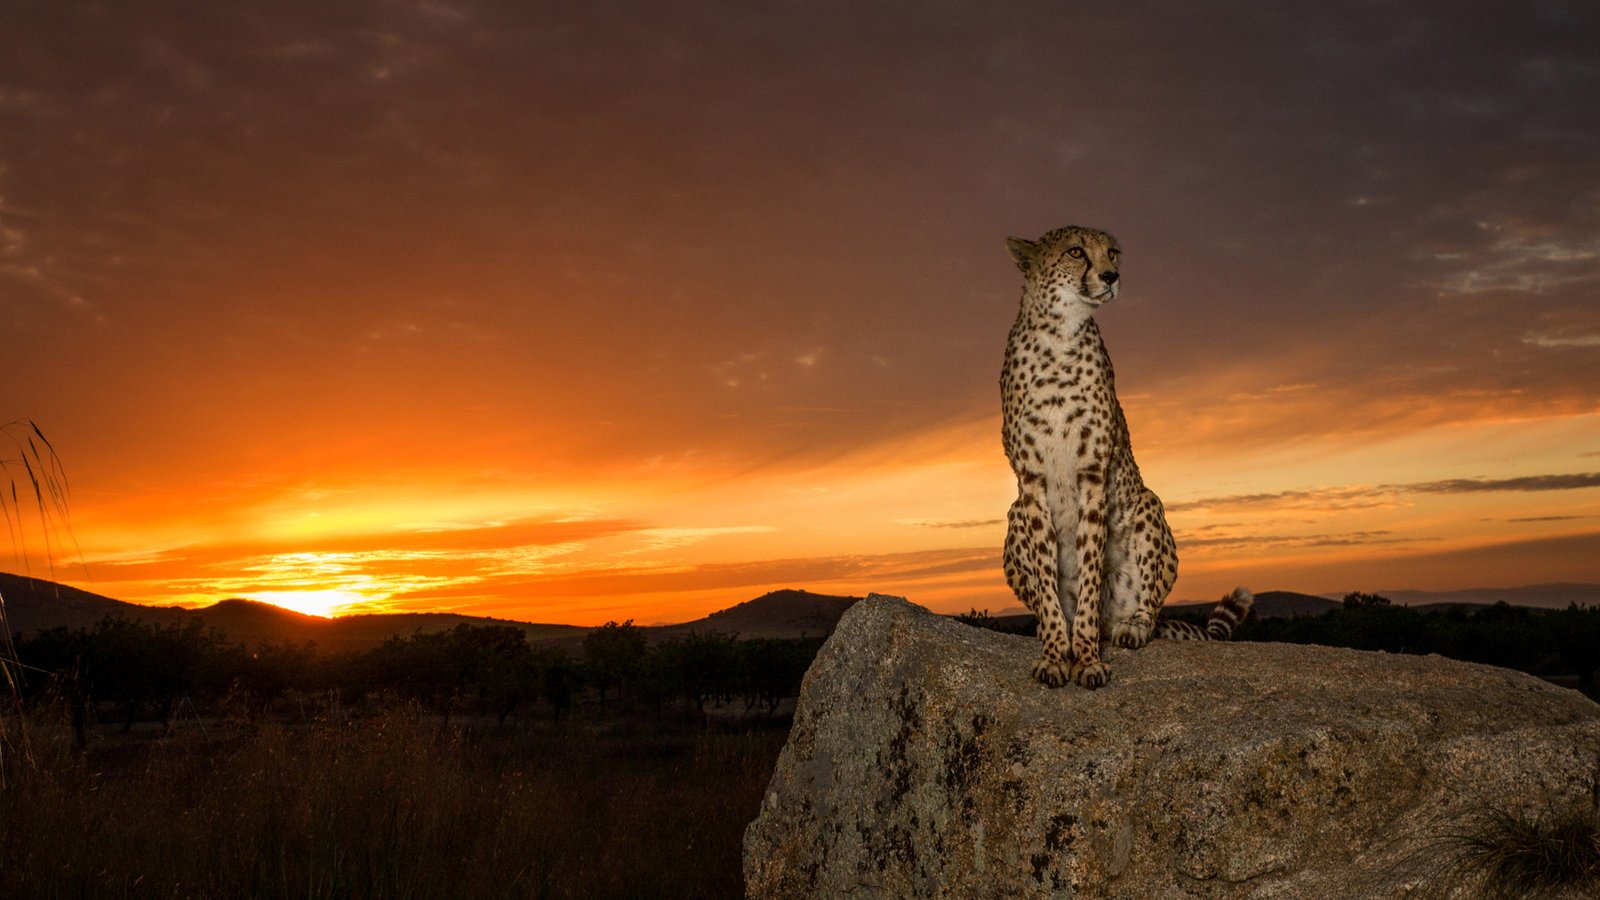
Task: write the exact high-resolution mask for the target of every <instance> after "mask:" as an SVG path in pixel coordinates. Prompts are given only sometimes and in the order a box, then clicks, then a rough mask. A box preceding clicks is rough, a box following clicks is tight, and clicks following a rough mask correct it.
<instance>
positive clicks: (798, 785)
mask: <svg viewBox="0 0 1600 900" xmlns="http://www.w3.org/2000/svg"><path fill="white" fill-rule="evenodd" d="M1036 655H1037V644H1036V642H1035V641H1034V640H1032V639H1030V638H1020V637H1014V636H1010V635H1002V634H996V633H993V632H988V631H983V630H980V629H976V628H972V627H969V626H967V625H964V624H962V623H960V622H958V621H954V620H951V619H946V618H943V617H940V616H936V615H934V614H932V613H930V612H928V611H927V610H924V609H922V608H921V607H918V606H914V605H912V604H910V603H907V602H906V601H904V600H900V599H896V598H888V597H882V596H879V595H874V596H873V597H870V598H868V599H867V600H866V601H863V602H861V603H858V604H856V606H855V607H854V608H852V609H851V610H850V612H849V613H847V614H846V615H845V617H844V619H843V620H842V621H841V622H840V624H839V627H838V629H837V630H836V631H835V632H834V634H833V636H832V638H831V639H830V640H829V641H828V643H827V644H826V645H825V646H824V647H823V649H822V651H821V653H820V654H819V655H818V657H817V660H816V662H815V663H814V664H813V665H812V667H811V669H810V671H809V672H808V673H807V675H806V680H805V686H804V689H803V691H802V695H801V698H800V702H799V707H798V709H797V711H796V714H795V722H794V729H793V732H792V733H791V735H790V737H789V742H788V744H787V745H786V746H785V748H784V750H783V753H782V755H781V757H780V759H779V762H778V766H777V770H776V772H775V773H774V775H773V778H772V782H771V785H770V787H769V788H768V791H767V795H766V798H765V800H764V802H763V804H762V808H761V812H760V815H759V816H758V818H757V819H756V820H755V821H754V822H752V823H751V824H750V826H749V828H748V830H747V831H746V833H745V843H744V871H745V884H746V889H747V891H748V893H749V895H750V896H751V897H756V898H769V897H770V898H791V897H844V896H850V897H896V898H898V897H1116V898H1140V900H1144V898H1165V897H1284V898H1289V897H1294V898H1299V897H1307V898H1320V897H1337V898H1346V897H1363V898H1366V897H1372V898H1378V897H1409V896H1418V897H1420V896H1473V895H1474V892H1473V891H1472V889H1471V887H1470V885H1463V886H1458V887H1453V886H1452V885H1453V882H1452V881H1451V879H1450V877H1449V873H1448V871H1447V870H1446V866H1445V857H1446V856H1447V855H1448V853H1449V851H1448V849H1447V847H1446V844H1445V843H1444V841H1445V837H1446V836H1447V835H1448V834H1451V833H1459V831H1460V829H1461V827H1462V822H1463V821H1466V819H1465V818H1464V817H1467V816H1470V815H1471V814H1472V813H1473V812H1475V811H1480V810H1482V809H1485V808H1488V807H1499V808H1505V809H1515V810H1549V809H1557V808H1585V809H1592V808H1593V805H1594V804H1595V803H1596V799H1595V797H1596V794H1595V792H1596V790H1597V785H1600V705H1596V704H1595V703H1593V702H1591V701H1589V700H1588V699H1586V698H1584V697H1583V696H1582V695H1580V694H1578V693H1576V692H1574V691H1570V690H1566V689H1563V688H1557V687H1554V686H1551V685H1548V684H1546V683H1544V682H1542V681H1539V680H1537V679H1535V678H1532V677H1530V676H1527V675H1523V674H1521V673H1517V672H1512V671H1509V670H1505V669H1496V668H1492V667H1489V666H1480V665H1473V664H1469V663H1461V662H1455V661H1452V660H1447V659H1443V658H1441V657H1437V656H1430V657H1416V656H1398V655H1387V654H1382V653H1367V652H1360V651H1354V650H1338V649H1331V648H1324V647H1306V646H1297V645H1289V644H1201V643H1182V642H1175V641H1156V642H1153V643H1152V644H1150V645H1149V646H1147V647H1145V648H1144V649H1142V650H1138V651H1111V652H1110V655H1109V661H1110V663H1111V665H1112V680H1111V683H1110V684H1109V685H1108V686H1106V687H1104V688H1102V689H1100V690H1098V691H1094V692H1089V691H1084V690H1082V689H1079V688H1075V687H1070V686H1069V687H1066V688H1061V689H1057V690H1050V689H1047V688H1044V687H1042V686H1040V685H1039V684H1037V683H1035V682H1034V681H1033V680H1032V679H1031V678H1030V677H1029V675H1028V672H1029V667H1030V666H1031V665H1032V663H1033V660H1034V658H1035V656H1036Z"/></svg>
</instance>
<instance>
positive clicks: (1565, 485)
mask: <svg viewBox="0 0 1600 900" xmlns="http://www.w3.org/2000/svg"><path fill="white" fill-rule="evenodd" d="M1589 487H1600V472H1581V473H1575V474H1571V475H1529V476H1526V477H1522V478H1451V479H1448V480H1445V481H1428V482H1423V483H1421V484H1409V485H1401V486H1397V489H1399V490H1405V491H1411V492H1414V493H1419V494H1476V493H1480V492H1484V491H1569V490H1574V489H1576V488H1589Z"/></svg>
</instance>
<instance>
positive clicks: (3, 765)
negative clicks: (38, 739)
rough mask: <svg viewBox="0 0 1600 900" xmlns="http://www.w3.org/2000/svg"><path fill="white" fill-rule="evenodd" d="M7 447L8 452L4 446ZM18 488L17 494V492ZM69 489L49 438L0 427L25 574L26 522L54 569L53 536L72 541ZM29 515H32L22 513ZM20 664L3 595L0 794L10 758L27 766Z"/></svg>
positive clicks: (15, 424) (26, 424)
mask: <svg viewBox="0 0 1600 900" xmlns="http://www.w3.org/2000/svg"><path fill="white" fill-rule="evenodd" d="M5 444H9V445H10V446H9V447H5V446H4V445H5ZM19 487H20V488H21V490H19ZM69 493H70V485H69V483H68V481H67V473H66V470H65V469H64V468H63V467H62V465H61V457H60V456H59V455H58V454H57V453H56V448H55V446H54V445H53V444H51V443H50V439H49V438H47V437H45V436H44V432H43V431H42V430H41V429H40V428H39V426H38V424H37V423H35V422H34V421H33V420H32V419H17V420H15V421H11V422H7V423H6V424H4V425H0V515H3V516H4V518H5V520H6V532H7V534H8V536H9V537H10V538H11V554H12V556H13V558H16V559H20V560H21V562H22V569H23V571H24V572H25V573H27V572H30V571H31V569H32V566H31V564H30V563H29V560H30V558H31V554H30V553H29V550H28V548H29V544H28V536H29V528H28V523H29V520H30V518H31V519H33V520H34V522H35V523H36V524H37V527H38V531H39V534H40V536H41V537H42V538H43V543H44V553H45V559H46V564H47V565H48V566H49V567H51V568H52V570H53V568H54V565H55V558H56V544H57V543H58V538H57V535H58V534H64V535H65V536H66V538H67V539H68V540H71V541H73V543H74V546H76V539H75V538H73V536H72V528H71V524H70V523H71V517H70V515H69V507H68V497H69ZM29 510H32V513H33V515H32V516H29V515H28V512H29ZM21 670H22V665H21V663H20V662H19V661H18V659H17V648H16V645H15V644H14V643H13V641H12V635H11V622H10V620H9V619H8V618H7V617H6V603H5V596H4V595H3V594H0V681H3V682H4V685H3V686H4V689H5V691H6V696H7V699H8V701H9V706H10V709H9V710H7V711H6V712H3V713H0V790H4V789H5V786H6V775H7V770H8V767H9V765H10V761H11V758H12V757H13V756H20V757H21V759H22V760H23V762H24V763H25V764H30V765H31V764H32V763H33V745H32V739H31V737H30V735H29V732H28V726H27V719H26V717H25V716H24V715H23V710H22V685H21V683H20V680H21V678H22V671H21Z"/></svg>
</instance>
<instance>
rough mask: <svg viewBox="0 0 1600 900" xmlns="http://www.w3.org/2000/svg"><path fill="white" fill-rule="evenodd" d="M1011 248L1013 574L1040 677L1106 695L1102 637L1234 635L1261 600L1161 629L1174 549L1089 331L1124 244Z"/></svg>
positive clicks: (1080, 235)
mask: <svg viewBox="0 0 1600 900" xmlns="http://www.w3.org/2000/svg"><path fill="white" fill-rule="evenodd" d="M1006 246H1007V248H1008V249H1009V250H1010V251H1011V258H1012V259H1013V260H1015V261H1016V264H1017V268H1019V269H1021V270H1022V274H1023V277H1024V287H1023V290H1022V308H1021V311H1020V312H1019V313H1018V314H1017V321H1016V324H1015V325H1013V326H1012V328H1011V336H1010V340H1009V341H1008V342H1007V343H1006V355H1005V366H1004V368H1003V369H1002V370H1001V375H1000V390H1001V407H1002V410H1003V413H1004V417H1003V418H1004V424H1003V429H1002V435H1001V436H1002V443H1003V444H1004V447H1005V452H1006V458H1007V459H1009V460H1010V461H1011V468H1012V470H1013V471H1014V472H1015V473H1016V476H1017V499H1016V502H1015V503H1013V504H1012V505H1011V511H1010V514H1009V515H1008V516H1007V520H1006V525H1007V527H1006V542H1005V573H1006V581H1007V582H1008V583H1009V584H1010V585H1011V589H1012V590H1013V591H1015V592H1016V595H1017V598H1018V599H1019V600H1021V601H1022V603H1023V604H1024V605H1026V606H1027V607H1028V609H1030V610H1032V611H1033V614H1034V616H1035V617H1037V619H1038V621H1039V640H1040V643H1041V644H1043V654H1042V655H1041V656H1040V658H1039V661H1038V662H1037V663H1035V664H1034V667H1033V677H1034V678H1035V679H1037V680H1038V681H1040V682H1041V683H1043V684H1045V685H1047V686H1049V687H1060V686H1061V685H1063V684H1065V683H1066V682H1068V681H1073V682H1076V683H1077V684H1079V685H1081V686H1083V687H1086V688H1097V687H1100V686H1102V685H1104V684H1105V683H1106V682H1107V680H1108V679H1109V678H1110V675H1111V670H1110V668H1109V667H1108V666H1107V665H1106V664H1105V662H1103V661H1102V660H1101V658H1100V643H1101V641H1102V640H1103V639H1105V638H1107V637H1109V640H1110V641H1111V642H1112V643H1114V644H1115V645H1116V646H1118V647H1128V648H1138V647H1142V646H1144V645H1145V644H1146V643H1147V642H1148V641H1149V640H1150V639H1151V637H1167V638H1175V639H1180V640H1227V639H1229V638H1231V637H1232V636H1233V630H1234V627H1235V626H1236V625H1238V623H1239V622H1240V621H1241V620H1243V618H1244V617H1245V616H1246V615H1247V614H1248V613H1249V611H1250V606H1251V604H1252V603H1253V602H1254V598H1253V597H1252V595H1251V594H1250V592H1249V591H1247V590H1245V589H1244V588H1242V587H1241V588H1237V589H1236V590H1234V591H1233V593H1231V594H1229V595H1228V596H1226V597H1224V598H1223V599H1222V602H1221V603H1219V604H1217V606H1216V608H1215V609H1213V610H1212V613H1211V617H1210V620H1209V621H1208V622H1207V624H1206V627H1204V628H1201V627H1199V626H1197V625H1191V624H1189V623H1187V622H1172V621H1166V620H1162V619H1160V618H1159V616H1160V612H1161V605H1162V604H1163V603H1164V602H1165V601H1166V598H1167V594H1168V593H1169V592H1170V591H1171V590H1172V585H1173V582H1174V581H1176V580H1177V577H1178V553H1177V547H1176V546H1175V545H1174V543H1173V540H1172V530H1171V529H1170V528H1168V527H1167V520H1166V515H1165V513H1164V511H1163V509H1162V506H1161V500H1160V498H1158V497H1157V496H1156V495H1155V493H1154V492H1153V491H1151V490H1150V489H1149V488H1147V487H1145V484H1144V479H1142V478H1141V477H1140V475H1139V467H1138V465H1137V464H1136V463H1134V460H1133V448H1132V445H1131V444H1130V443H1129V440H1128V425H1127V422H1126V421H1125V420H1124V419H1123V416H1122V406H1121V404H1120V403H1118V402H1117V392H1116V387H1115V384H1114V380H1113V377H1112V372H1111V358H1110V357H1109V356H1108V355H1107V354H1106V348H1105V343H1104V342H1103V341H1102V340H1101V338H1100V328H1099V326H1097V325H1096V324H1095V321H1094V311H1095V309H1096V308H1097V307H1099V306H1100V305H1101V304H1103V303H1107V302H1109V301H1111V300H1114V299H1116V296H1117V292H1118V290H1120V288H1121V282H1120V281H1119V277H1118V269H1117V267H1118V257H1119V256H1120V255H1121V251H1120V249H1119V248H1118V246H1117V241H1116V238H1113V237H1112V236H1111V235H1109V234H1107V233H1105V232H1103V231H1096V230H1094V229H1091V228H1080V227H1077V226H1071V227H1067V228H1059V229H1057V230H1055V231H1052V232H1050V233H1049V234H1046V235H1045V236H1044V237H1041V238H1040V239H1039V240H1037V241H1025V240H1021V239H1018V238H1007V239H1006ZM1068 623H1070V624H1071V633H1070V637H1069V634H1068V631H1067V628H1068Z"/></svg>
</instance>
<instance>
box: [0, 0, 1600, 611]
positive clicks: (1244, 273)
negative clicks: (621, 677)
mask: <svg viewBox="0 0 1600 900" xmlns="http://www.w3.org/2000/svg"><path fill="white" fill-rule="evenodd" d="M691 6H693V9H692V10H690V9H687V8H686V9H683V10H677V11H676V12H674V11H673V9H672V8H669V7H666V6H662V7H659V8H658V7H656V6H652V5H640V6H639V7H638V8H636V9H632V10H630V11H628V12H627V14H625V15H624V14H620V13H613V14H609V15H608V14H601V13H598V12H585V11H582V10H580V9H576V8H574V9H572V10H565V11H562V10H553V9H543V8H539V9H533V8H522V7H516V8H514V9H513V8H502V7H501V6H499V5H495V4H483V3H476V2H451V3H435V2H430V3H395V4H356V5H355V6H353V7H351V8H350V9H349V10H347V11H346V13H345V14H340V15H335V14H333V13H331V12H326V11H323V10H321V9H320V8H317V7H315V6H314V5H313V6H282V7H279V6H273V7H270V8H261V9H256V8H250V7H247V6H235V5H229V4H222V5H219V6H212V5H203V4H202V5H195V6H194V7H193V8H184V4H181V3H180V4H178V6H177V7H175V8H173V9H170V10H167V11H166V12H165V13H162V14H154V13H152V14H148V15H145V14H140V13H137V12H135V11H133V10H132V9H131V8H130V9H123V8H122V7H120V6H116V5H113V6H111V7H107V8H99V7H93V8H91V7H88V6H83V5H80V4H60V5H50V6H48V7H47V8H40V9H38V10H35V11H34V14H32V15H30V16H28V17H27V19H28V20H27V21H26V22H22V21H19V19H20V18H22V17H21V16H20V14H14V13H8V14H4V17H3V18H0V126H3V127H0V133H3V134H4V135H5V141H4V143H3V145H0V314H3V315H4V316H5V317H6V318H5V320H4V321H5V326H6V328H7V334H8V336H9V337H10V338H11V340H10V341H9V344H8V347H7V363H8V366H7V377H6V378H5V379H3V380H0V417H27V418H31V419H33V420H35V421H37V422H38V423H39V424H40V426H41V427H42V429H43V430H44V431H45V432H46V433H47V434H48V435H49V436H50V440H51V441H52V442H53V444H54V445H55V447H56V449H57V450H58V452H59V454H60V457H61V460H62V463H63V464H64V466H65V468H66V471H67V473H68V474H69V475H70V476H71V490H72V492H71V510H70V518H69V519H68V520H64V521H63V522H62V523H58V524H57V525H56V526H53V528H54V530H49V529H46V530H45V533H46V534H47V535H48V537H49V544H48V546H46V544H45V542H44V540H43V538H41V537H40V531H41V530H40V529H34V528H28V529H22V530H21V531H22V532H24V533H23V534H22V539H21V542H20V543H19V545H18V549H17V552H16V554H15V555H16V559H15V561H14V564H13V565H11V566H10V568H13V569H16V570H23V569H27V570H29V571H32V572H33V573H34V574H48V575H50V576H51V577H55V578H57V579H59V580H63V581H67V582H70V583H72V584H74V585H76V586H79V587H83V588H85V589H88V590H92V591H96V592H98V593H102V594H106V595H109V596H113V597H117V598H120V599H125V600H130V601H135V602H142V603H152V604H183V605H202V604H209V603H213V602H216V601H218V600H221V599H224V598H228V597H246V598H251V599H258V600H263V601H266V602H270V603H275V604H278V605H282V606H285V607H288V608H291V609H296V610H299V611H302V612H307V613H310V614H313V615H342V614H348V613H359V612H386V611H435V610H439V611H456V612H464V613H472V614H480V615H492V616H499V617H503V618H513V619H521V620H529V621H541V622H566V623H572V624H597V623H601V622H604V621H607V620H610V619H618V620H620V619H628V618H632V619H635V620H637V621H639V622H641V623H654V622H668V621H683V620H688V619H693V618H696V617H699V616H702V615H705V614H706V613H709V612H711V611H714V610H717V609H720V608H723V607H726V606H729V605H732V604H734V603H738V602H741V601H743V600H748V599H750V598H752V597H754V596H756V595H758V594H761V593H763V592H765V591H768V590H773V589H778V588H789V587H794V588H805V589H809V590H812V591H818V592H825V593H840V594H855V595H861V594H865V593H867V592H870V591H877V592H883V593H892V594H900V595H905V596H908V597H910V598H911V599H913V600H916V601H917V602H920V603H923V604H925V605H928V606H930V607H932V608H934V609H938V610H948V611H955V610H965V609H967V608H971V607H976V608H979V609H984V608H987V609H990V610H999V609H1002V608H1007V607H1012V606H1015V604H1016V601H1015V600H1014V598H1013V597H1012V596H1011V594H1010V591H1009V590H1008V588H1007V587H1006V585H1005V583H1004V579H1003V577H1002V574H1001V570H1000V546H1001V542H1002V540H1003V537H1004V524H1003V520H1004V517H1005V513H1006V509H1007V506H1008V504H1009V503H1010V502H1011V500H1012V498H1013V497H1014V495H1015V484H1014V481H1013V480H1012V477H1011V474H1010V471H1009V469H1008V467H1007V464H1006V461H1005V458H1004V455H1003V454H1002V452H1001V449H1000V439H999V390H998V383H997V380H998V374H999V366H1000V358H1001V352H1002V350H1003V347H1004V343H1005V337H1006V332H1007V329H1008V328H1009V327H1010V324H1011V321H1012V318H1013V317H1014V315H1015V312H1016V303H1017V298H1018V295H1019V293H1020V289H1021V278H1020V275H1019V274H1018V273H1017V271H1016V270H1015V268H1014V267H1013V266H1012V265H1011V262H1010V260H1009V259H1008V258H1007V256H1006V253H1005V250H1004V247H1003V243H1002V241H1003V239H1004V238H1005V237H1006V236H1007V235H1008V234H1016V235H1019V236H1024V237H1037V236H1038V235H1039V234H1041V233H1043V232H1044V231H1046V230H1049V229H1051V228H1054V227H1057V226H1061V225H1065V224H1068V223H1071V222H1076V223H1081V224H1085V225H1091V226H1097V227H1102V228H1106V229H1108V230H1110V231H1112V232H1114V233H1115V234H1117V235H1118V237H1119V239H1120V241H1121V243H1122V247H1123V251H1124V256H1123V267H1122V268H1123V271H1122V275H1123V279H1124V290H1123V293H1122V295H1121V296H1120V297H1119V298H1118V299H1117V300H1116V301H1115V302H1114V303H1111V304H1108V305H1107V306H1106V307H1105V308H1103V309H1102V310H1101V311H1100V312H1099V313H1098V316H1097V318H1098V320H1099V321H1100V323H1101V328H1102V330H1103V332H1104V334H1105V337H1106V341H1107V345H1108V347H1109V349H1110V353H1111V356H1112V359H1113V360H1114V362H1115V364H1116V367H1117V369H1116V371H1117V387H1118V391H1119V393H1120V395H1121V398H1122V402H1123V405H1124V407H1125V408H1126V410H1127V417H1128V420H1129V425H1130V428H1131V430H1132V435H1133V442H1134V451H1135V454H1136V456H1137V459H1138V461H1139V464H1140V466H1141V469H1142V470H1143V474H1144V478H1145V480H1146V482H1147V483H1149V485H1150V486H1151V487H1152V488H1153V489H1154V490H1155V491H1156V492H1157V493H1158V494H1160V495H1161V497H1162V498H1163V500H1164V502H1165V503H1166V506H1167V509H1168V514H1169V518H1170V521H1171V523H1172V526H1173V528H1174V531H1175V532H1176V535H1177V539H1178V545H1179V553H1180V574H1179V581H1178V585H1177V588H1176V590H1175V592H1174V595H1173V596H1174V599H1175V600H1201V599H1212V598H1215V597H1216V596H1218V595H1220V594H1221V593H1223V592H1224V591H1226V590H1228V589H1229V588H1231V587H1233V586H1234V585H1236V584H1246V585H1248V586H1250V587H1252V588H1255V589H1257V590H1271V589H1287V590H1298V591H1305V592H1319V593H1320V592H1343V591H1350V590H1384V589H1405V588H1416V589H1436V590H1442V589H1451V588H1466V587H1502V586H1506V587H1508V586H1515V585H1523V584H1533V583H1543V582H1557V581H1572V582H1600V302H1597V301H1600V296H1597V290H1600V189H1597V188H1596V185H1600V126H1597V124H1596V121H1595V117H1594V116H1593V110H1594V109H1596V108H1600V74H1597V73H1600V68H1597V67H1596V66H1595V64H1594V62H1595V60H1594V53H1593V49H1592V47H1589V46H1588V44H1587V43H1585V37H1584V36H1585V35H1586V34H1587V35H1592V34H1594V33H1597V31H1600V23H1597V22H1595V21H1594V17H1595V13H1594V11H1593V10H1591V9H1589V8H1588V7H1580V6H1578V5H1567V4H1560V3H1557V4H1554V5H1551V6H1548V7H1541V8H1540V10H1539V11H1535V12H1528V11H1525V10H1513V9H1510V8H1505V9H1502V8H1501V7H1500V6H1498V5H1493V4H1474V3H1468V4H1466V5H1465V6H1461V7H1455V6H1450V7H1445V6H1441V7H1439V9H1438V10H1434V11H1428V10H1423V9H1421V8H1418V9H1416V10H1411V11H1408V12H1406V13H1405V15H1398V14H1397V15H1396V16H1395V17H1394V18H1393V19H1391V20H1390V21H1388V22H1387V24H1386V26H1385V29H1384V30H1383V33H1382V34H1379V35H1374V34H1373V33H1372V29H1371V27H1370V19H1369V17H1367V16H1343V15H1341V14H1340V13H1339V12H1338V11H1337V10H1334V9H1328V8H1323V7H1320V6H1319V7H1314V8H1307V9H1303V10H1302V9H1298V8H1291V7H1284V8H1283V10H1282V11H1281V12H1279V13H1274V14H1272V15H1267V14H1265V13H1260V12H1258V11H1250V8H1249V7H1240V8H1239V9H1238V10H1235V11H1233V12H1231V13H1229V14H1227V15H1217V16H1212V15H1207V14H1204V11H1184V10H1180V9H1174V8H1170V7H1167V6H1156V7H1150V8H1145V7H1146V4H1139V3H1135V4H1132V5H1131V6H1125V7H1117V8H1116V9H1107V10H1104V11H1101V12H1098V13H1096V14H1095V16H1088V17H1083V16H1072V17H1066V16H1061V15H1059V14H1058V12H1056V11H1052V10H1049V9H1047V8H1045V7H1039V8H1035V7H1027V8H1022V7H1020V6H1019V7H1016V8H1011V7H1010V6H1008V5H1007V4H1001V5H1000V6H999V7H996V8H995V9H994V10H990V11H984V8H983V7H979V6H974V7H972V8H970V9H966V8H962V7H961V6H960V5H959V4H957V5H956V6H952V7H943V6H941V7H938V8H937V9H932V8H930V9H922V8H919V9H918V11H917V14H916V15H915V16H914V17H912V18H913V19H914V27H910V28H907V27H905V26H906V24H907V15H908V14H907V13H906V11H905V10H904V9H900V10H896V9H895V8H894V5H893V4H890V5H888V6H884V7H881V8H879V7H877V6H875V5H867V6H863V7H860V8H854V7H848V8H841V9H839V10H833V11H831V12H826V13H824V12H820V11H814V10H813V11H807V10H806V9H805V8H804V7H788V6H783V7H769V6H764V5H759V4H758V5H728V6H726V7H711V6H698V5H691ZM1397 13H1398V11H1397ZM195 22H203V26H201V25H195V24H194V23H195ZM1591 26H1594V27H1591ZM1065 46H1071V47H1073V48H1075V50H1074V52H1073V53H1071V54H1063V53H1062V52H1061V48H1062V47H1065ZM9 471H10V470H8V473H9ZM67 524H70V533H69V532H67V531H65V530H64V529H65V528H66V526H67Z"/></svg>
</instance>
